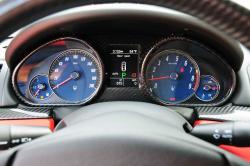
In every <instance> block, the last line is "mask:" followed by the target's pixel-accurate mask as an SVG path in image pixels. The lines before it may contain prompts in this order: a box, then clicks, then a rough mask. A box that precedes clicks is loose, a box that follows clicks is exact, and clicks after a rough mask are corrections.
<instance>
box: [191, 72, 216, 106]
mask: <svg viewBox="0 0 250 166" xmlns="http://www.w3.org/2000/svg"><path fill="white" fill-rule="evenodd" d="M219 91H220V84H219V83H218V81H217V80H216V79H215V78H214V77H212V76H210V75H203V76H201V79H200V85H199V88H198V89H197V92H196V97H197V98H198V99H199V100H201V101H206V102H209V101H212V100H214V99H215V98H216V97H217V96H218V94H219Z"/></svg>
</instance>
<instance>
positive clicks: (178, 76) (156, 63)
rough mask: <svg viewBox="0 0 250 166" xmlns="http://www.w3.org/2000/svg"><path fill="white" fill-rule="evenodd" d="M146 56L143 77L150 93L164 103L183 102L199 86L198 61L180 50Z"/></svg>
mask: <svg viewBox="0 0 250 166" xmlns="http://www.w3.org/2000/svg"><path fill="white" fill-rule="evenodd" d="M149 58H150V57H149V56H148V57H146V59H145V62H144V65H143V69H142V70H143V76H144V77H143V78H144V83H145V85H146V88H147V90H148V92H149V93H150V95H151V96H152V97H153V98H154V99H156V100H157V101H160V102H161V103H164V104H176V103H182V102H184V101H186V100H188V99H189V98H190V97H192V96H193V95H194V93H195V92H196V90H197V88H198V86H199V75H200V73H199V68H198V65H197V64H196V62H195V61H194V60H193V59H192V58H191V57H190V56H189V55H188V54H187V53H185V52H182V51H180V50H171V49H170V50H168V49H166V50H162V51H160V52H158V53H156V54H155V55H154V56H153V57H151V58H150V59H149Z"/></svg>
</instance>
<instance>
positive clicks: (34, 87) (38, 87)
mask: <svg viewBox="0 0 250 166" xmlns="http://www.w3.org/2000/svg"><path fill="white" fill-rule="evenodd" d="M29 90H30V94H31V95H32V96H33V97H34V98H36V99H39V100H45V99H47V98H49V97H50V96H51V94H52V93H53V91H52V89H51V88H50V86H49V79H48V77H47V76H46V75H38V76H36V77H34V78H33V79H32V80H31V81H30V85H29Z"/></svg>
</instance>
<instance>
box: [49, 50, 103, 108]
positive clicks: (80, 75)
mask: <svg viewBox="0 0 250 166" xmlns="http://www.w3.org/2000/svg"><path fill="white" fill-rule="evenodd" d="M102 75H103V74H102V63H101V61H100V59H99V58H98V57H97V56H95V55H94V54H92V53H90V52H88V51H86V50H82V49H69V50H66V51H63V52H62V53H60V54H59V56H58V57H57V58H56V59H55V60H54V61H53V63H52V65H51V67H50V70H49V83H50V86H51V88H52V90H53V91H54V92H55V94H56V95H57V96H59V97H60V98H61V99H63V100H65V101H66V102H67V103H84V102H87V101H88V100H90V99H91V98H92V97H93V96H94V95H95V94H96V93H97V91H98V89H99V88H100V86H101V83H102V79H103V76H102Z"/></svg>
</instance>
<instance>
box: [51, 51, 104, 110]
mask: <svg viewBox="0 0 250 166" xmlns="http://www.w3.org/2000/svg"><path fill="white" fill-rule="evenodd" d="M69 51H81V52H84V53H85V54H88V56H89V57H90V58H93V60H94V61H95V62H96V65H97V68H98V70H99V72H100V73H99V74H98V77H99V76H100V79H98V84H97V85H98V86H97V88H96V89H95V91H94V93H92V94H91V95H90V96H89V97H88V98H86V99H85V100H80V101H77V102H72V104H76V105H78V104H79V105H82V104H85V103H86V102H88V101H90V100H91V99H92V98H93V97H95V95H96V94H97V93H98V91H99V89H100V87H101V85H102V82H103V67H101V66H100V59H98V57H97V56H96V55H95V54H92V53H91V52H89V51H87V50H83V49H67V50H64V51H62V52H60V53H59V54H58V56H56V58H55V59H54V60H53V61H52V62H51V64H50V67H49V70H48V79H49V85H50V87H52V86H51V82H50V78H49V77H50V71H51V68H52V65H53V64H54V63H55V61H56V60H57V59H58V58H59V57H61V56H64V54H65V53H66V52H69ZM52 91H53V93H54V94H55V95H57V96H58V97H59V98H60V99H61V100H63V101H64V102H67V100H65V99H63V98H62V97H60V96H59V95H58V94H57V93H56V92H55V90H53V89H52Z"/></svg>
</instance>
